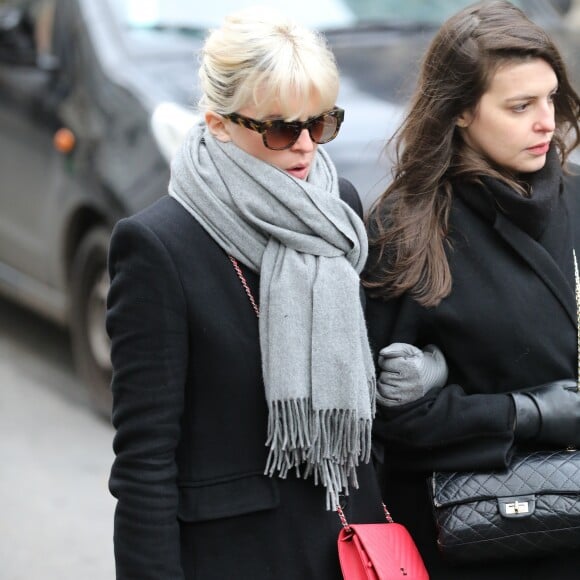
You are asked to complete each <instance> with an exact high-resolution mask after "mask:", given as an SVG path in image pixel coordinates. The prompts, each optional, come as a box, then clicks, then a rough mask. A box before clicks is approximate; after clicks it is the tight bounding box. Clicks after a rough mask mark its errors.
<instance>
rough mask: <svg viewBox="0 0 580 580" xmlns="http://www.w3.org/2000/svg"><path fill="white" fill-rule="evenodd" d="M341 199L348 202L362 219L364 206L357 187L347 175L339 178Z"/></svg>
mask: <svg viewBox="0 0 580 580" xmlns="http://www.w3.org/2000/svg"><path fill="white" fill-rule="evenodd" d="M338 191H339V193H340V199H342V201H344V202H345V203H347V204H348V205H349V206H350V207H351V208H352V209H353V210H354V211H355V212H356V213H357V214H358V215H359V217H360V218H361V219H362V217H363V207H362V203H361V200H360V196H359V194H358V191H357V189H356V187H355V186H354V185H353V184H352V183H351V182H350V181H349V180H348V179H346V178H345V177H339V178H338Z"/></svg>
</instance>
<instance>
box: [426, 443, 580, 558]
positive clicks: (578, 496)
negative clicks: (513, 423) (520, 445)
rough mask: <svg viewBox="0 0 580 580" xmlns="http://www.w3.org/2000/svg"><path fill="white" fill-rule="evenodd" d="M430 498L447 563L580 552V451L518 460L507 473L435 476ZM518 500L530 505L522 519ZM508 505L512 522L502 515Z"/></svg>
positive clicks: (544, 454)
mask: <svg viewBox="0 0 580 580" xmlns="http://www.w3.org/2000/svg"><path fill="white" fill-rule="evenodd" d="M431 494H432V499H433V505H434V512H435V519H436V524H437V528H438V543H439V548H440V550H441V551H442V553H443V554H444V556H446V558H447V559H448V560H451V561H477V560H484V559H485V560H490V559H502V558H513V557H517V556H523V555H541V554H545V553H553V552H556V551H559V550H564V549H571V548H580V452H579V451H574V452H568V451H539V452H534V453H531V454H525V455H524V454H519V455H516V456H515V457H514V459H513V461H512V464H511V465H510V468H509V469H508V470H503V471H492V472H457V473H440V472H436V473H434V474H433V477H432V479H431ZM506 498H507V499H506ZM519 499H521V500H522V501H526V502H527V503H526V504H525V507H526V509H524V510H523V513H518V509H517V505H516V509H515V510H514V509H513V506H514V503H515V501H518V500H519ZM506 502H508V503H509V504H511V506H512V509H511V513H512V514H513V516H509V515H508V516H505V515H502V514H501V513H500V504H501V503H503V504H504V512H505V504H506ZM521 505H522V504H521V503H520V506H521ZM508 513H510V512H509V510H508Z"/></svg>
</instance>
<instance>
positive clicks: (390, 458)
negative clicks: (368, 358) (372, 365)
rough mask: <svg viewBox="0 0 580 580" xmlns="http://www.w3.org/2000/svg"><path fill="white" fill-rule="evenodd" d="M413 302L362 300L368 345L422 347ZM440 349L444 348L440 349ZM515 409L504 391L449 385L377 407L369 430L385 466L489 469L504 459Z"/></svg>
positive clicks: (510, 447) (508, 453)
mask: <svg viewBox="0 0 580 580" xmlns="http://www.w3.org/2000/svg"><path fill="white" fill-rule="evenodd" d="M415 312H416V307H414V306H413V305H412V304H411V302H410V301H409V300H408V299H405V298H400V299H394V300H390V301H386V302H385V301H383V300H380V299H376V298H375V299H369V300H367V317H368V325H369V336H370V340H371V346H372V349H373V353H374V355H375V360H377V355H378V351H379V350H380V349H381V348H382V347H383V346H386V345H388V344H390V343H392V342H407V343H410V344H415V345H416V346H419V347H423V346H425V344H426V341H425V337H424V336H421V335H420V333H419V331H418V324H417V319H416V316H415ZM444 354H445V353H444ZM513 423H514V409H513V404H512V402H511V400H510V397H509V395H507V394H505V393H497V394H493V393H487V394H467V393H466V391H465V390H464V388H463V387H462V386H460V385H456V384H449V385H447V386H445V387H443V388H442V389H434V390H432V391H430V392H429V393H428V394H427V395H426V396H424V397H422V398H421V399H418V400H417V401H414V402H412V403H408V404H406V405H401V406H399V407H383V406H378V407H377V416H376V419H375V423H374V427H373V433H374V436H375V438H376V439H378V440H379V441H380V442H381V443H382V444H383V445H384V447H385V461H386V462H390V463H391V465H390V467H393V468H396V469H404V470H412V471H432V470H441V471H454V470H468V469H475V468H480V469H492V468H499V467H503V466H504V465H506V464H507V463H508V462H509V459H510V456H511V454H512V451H513Z"/></svg>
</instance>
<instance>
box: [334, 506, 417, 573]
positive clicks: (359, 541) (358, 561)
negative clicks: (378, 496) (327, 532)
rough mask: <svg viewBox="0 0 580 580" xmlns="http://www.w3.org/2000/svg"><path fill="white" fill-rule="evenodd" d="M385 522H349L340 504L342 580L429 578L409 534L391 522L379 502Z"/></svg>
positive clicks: (387, 513)
mask: <svg viewBox="0 0 580 580" xmlns="http://www.w3.org/2000/svg"><path fill="white" fill-rule="evenodd" d="M383 508H384V510H385V516H386V518H387V523H385V524H349V523H348V522H347V521H346V518H345V516H344V513H343V511H342V509H341V507H340V506H338V507H337V512H338V515H339V517H340V520H341V522H342V526H343V527H342V530H340V533H339V534H338V558H339V560H340V567H341V569H342V575H343V578H344V579H345V580H395V579H400V580H429V574H428V573H427V569H426V568H425V564H424V563H423V559H422V558H421V554H419V550H417V546H415V542H414V541H413V538H411V534H409V532H408V531H407V528H405V526H403V525H401V524H397V523H395V522H393V518H391V514H389V511H388V510H387V508H386V506H385V505H384V504H383Z"/></svg>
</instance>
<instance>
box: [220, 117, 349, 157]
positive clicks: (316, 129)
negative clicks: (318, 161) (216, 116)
mask: <svg viewBox="0 0 580 580" xmlns="http://www.w3.org/2000/svg"><path fill="white" fill-rule="evenodd" d="M222 116H223V117H224V118H225V119H229V120H230V121H232V122H233V123H237V124H238V125H241V126H242V127H246V129H251V130H252V131H257V132H258V133H260V134H261V135H262V141H263V142H264V145H265V146H266V147H267V148H268V149H272V150H274V151H282V150H283V149H289V148H290V147H292V145H294V143H296V141H298V138H299V137H300V133H302V131H303V130H304V129H308V134H309V135H310V138H311V139H312V141H314V143H318V144H319V145H322V144H324V143H328V142H329V141H332V140H333V139H334V138H335V137H336V136H337V135H338V131H339V129H340V125H341V124H342V122H343V120H344V109H341V108H339V107H334V108H333V109H331V110H330V111H326V112H325V113H322V114H321V115H317V116H316V117H311V118H310V119H308V120H307V121H282V120H281V119H269V120H267V121H256V119H250V117H244V115H240V114H239V113H228V114H226V115H222Z"/></svg>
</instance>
